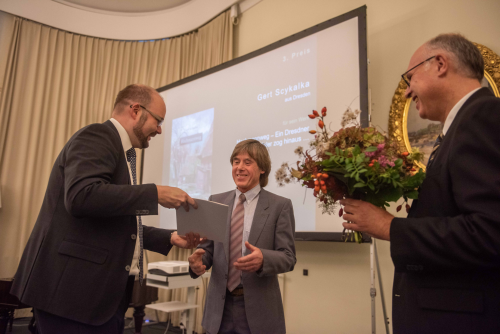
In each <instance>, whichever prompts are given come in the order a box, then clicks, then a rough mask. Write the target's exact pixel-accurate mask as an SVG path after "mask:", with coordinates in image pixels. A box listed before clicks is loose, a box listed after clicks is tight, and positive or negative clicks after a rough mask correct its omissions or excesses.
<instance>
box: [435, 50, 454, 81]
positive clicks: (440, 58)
mask: <svg viewBox="0 0 500 334" xmlns="http://www.w3.org/2000/svg"><path fill="white" fill-rule="evenodd" d="M434 59H435V61H436V64H437V72H438V76H439V77H443V76H445V75H446V74H447V73H448V71H449V70H450V59H449V57H448V56H447V55H445V54H437V55H436V58H434Z"/></svg>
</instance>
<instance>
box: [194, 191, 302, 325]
mask: <svg viewBox="0 0 500 334" xmlns="http://www.w3.org/2000/svg"><path fill="white" fill-rule="evenodd" d="M234 198H235V190H232V191H229V192H226V193H222V194H218V195H212V196H211V197H210V200H211V201H214V202H217V203H222V204H226V205H228V206H229V214H228V219H227V228H226V237H225V240H226V242H225V243H224V244H222V243H220V242H216V243H214V242H213V241H209V242H206V243H204V244H202V245H200V246H199V247H198V248H203V249H204V250H205V254H204V255H203V264H205V265H206V266H207V270H208V269H210V268H212V274H211V277H210V284H209V286H208V292H207V301H206V303H205V311H204V314H203V322H202V325H203V327H204V328H205V329H207V331H208V332H209V333H217V332H218V331H219V328H220V325H221V321H222V314H223V311H224V301H225V295H226V286H227V278H228V276H227V274H228V269H229V263H228V258H229V237H230V235H229V234H230V227H231V214H232V211H233V206H234ZM294 234H295V218H294V216H293V207H292V202H291V201H290V200H289V199H287V198H284V197H281V196H278V195H275V194H273V193H270V192H268V191H266V190H265V189H262V190H261V192H260V195H259V199H258V202H257V207H256V208H255V214H254V218H253V222H252V228H251V229H250V235H249V237H248V242H249V243H250V244H252V245H254V246H255V247H258V248H260V250H261V251H262V255H263V256H264V263H263V267H262V270H261V271H260V272H256V273H243V277H242V284H243V288H244V296H245V311H246V317H247V320H248V325H249V327H250V330H251V332H252V334H284V333H285V332H286V329H285V315H284V312H283V303H282V301H281V294H280V289H279V284H278V274H280V273H285V272H287V271H292V270H293V268H294V266H295V263H296V262H297V259H296V257H295V241H294ZM246 254H249V251H248V250H247V251H246ZM190 274H191V276H192V277H194V278H196V277H197V276H196V275H195V274H194V273H193V272H192V271H191V270H190Z"/></svg>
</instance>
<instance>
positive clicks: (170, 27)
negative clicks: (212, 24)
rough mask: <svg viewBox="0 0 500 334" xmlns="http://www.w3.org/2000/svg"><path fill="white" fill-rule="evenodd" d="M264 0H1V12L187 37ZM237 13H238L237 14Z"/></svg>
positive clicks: (87, 27) (71, 27)
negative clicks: (226, 14)
mask: <svg viewBox="0 0 500 334" xmlns="http://www.w3.org/2000/svg"><path fill="white" fill-rule="evenodd" d="M260 1H262V0H0V10H1V11H4V12H7V13H10V14H13V15H17V16H20V17H23V18H26V19H30V20H32V21H35V22H39V23H42V24H45V25H48V26H51V27H55V28H58V29H62V30H66V31H69V32H73V33H76V34H81V35H87V36H93V37H100V38H107V39H118V40H152V39H162V38H168V37H173V36H178V35H182V34H185V33H188V32H191V31H193V30H195V29H198V28H199V27H201V26H203V25H204V24H206V23H207V22H209V21H210V20H212V19H213V18H214V17H216V16H218V15H219V14H220V13H222V12H223V11H225V10H227V9H228V8H231V6H233V5H235V4H238V6H239V11H238V12H239V13H240V14H241V13H243V12H244V11H245V10H247V9H249V8H250V7H252V6H254V5H255V4H257V3H259V2H260ZM235 15H236V14H235Z"/></svg>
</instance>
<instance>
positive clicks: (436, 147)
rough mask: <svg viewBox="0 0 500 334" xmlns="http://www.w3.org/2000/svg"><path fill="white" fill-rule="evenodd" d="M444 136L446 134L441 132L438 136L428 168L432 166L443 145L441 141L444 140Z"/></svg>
mask: <svg viewBox="0 0 500 334" xmlns="http://www.w3.org/2000/svg"><path fill="white" fill-rule="evenodd" d="M443 138H444V134H443V133H442V132H441V134H440V135H439V136H438V137H437V138H436V142H435V143H434V147H433V148H432V153H431V155H430V157H429V161H428V162H427V169H429V168H430V167H431V165H432V162H433V161H434V158H435V157H436V154H437V151H438V149H439V146H441V142H442V141H443Z"/></svg>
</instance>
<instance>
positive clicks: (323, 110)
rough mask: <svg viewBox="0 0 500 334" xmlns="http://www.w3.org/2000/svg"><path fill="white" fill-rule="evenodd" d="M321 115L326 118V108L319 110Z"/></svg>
mask: <svg viewBox="0 0 500 334" xmlns="http://www.w3.org/2000/svg"><path fill="white" fill-rule="evenodd" d="M321 115H323V116H326V107H323V109H321Z"/></svg>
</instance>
